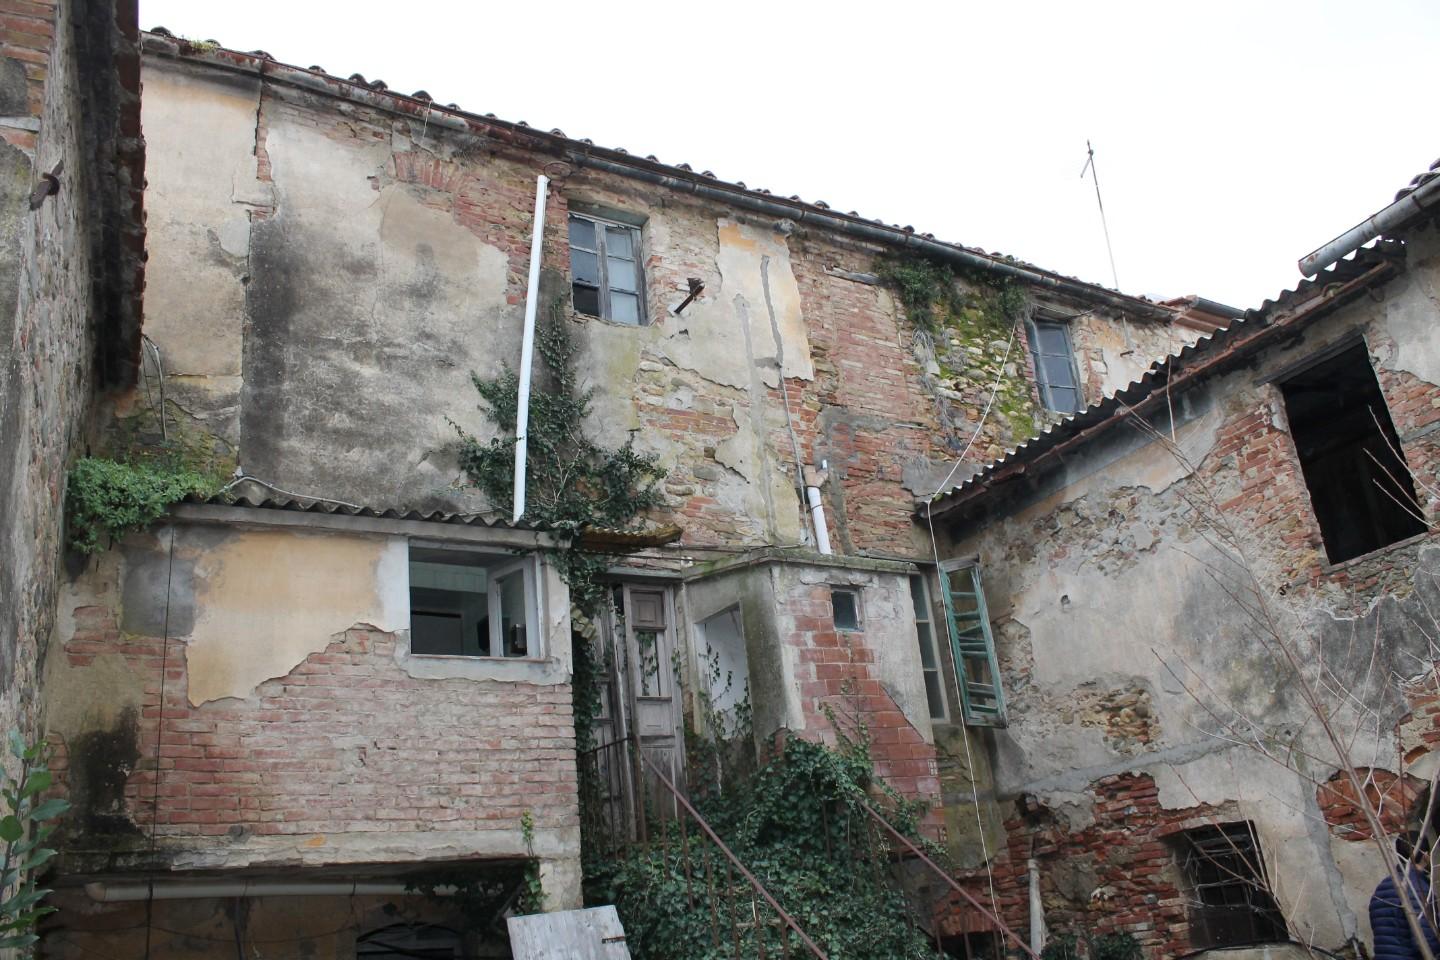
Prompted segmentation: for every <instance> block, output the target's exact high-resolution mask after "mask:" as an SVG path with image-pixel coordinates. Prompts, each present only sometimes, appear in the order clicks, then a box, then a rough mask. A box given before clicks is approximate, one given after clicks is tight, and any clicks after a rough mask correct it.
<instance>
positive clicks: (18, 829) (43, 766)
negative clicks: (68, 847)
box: [0, 730, 70, 949]
mask: <svg viewBox="0 0 1440 960" xmlns="http://www.w3.org/2000/svg"><path fill="white" fill-rule="evenodd" d="M9 740H10V754H11V756H13V757H14V758H15V760H16V761H18V763H19V775H18V776H16V777H14V778H10V777H7V778H6V780H5V787H4V790H3V791H0V792H3V796H4V798H5V809H6V810H7V811H8V812H7V813H6V814H5V815H4V817H0V842H3V843H4V845H5V847H4V859H3V861H0V949H4V948H16V947H28V946H30V945H31V944H33V943H35V942H36V941H37V940H39V937H38V936H36V934H35V932H34V931H35V925H36V923H38V922H39V920H40V918H41V917H43V916H45V915H46V914H48V913H54V912H55V908H54V907H50V906H46V905H45V904H44V902H43V901H44V900H45V897H46V896H48V895H49V894H50V893H51V891H50V890H47V889H45V888H43V887H41V886H39V885H38V884H37V882H36V879H35V874H36V871H38V870H39V868H40V867H42V866H43V865H44V864H46V863H47V862H49V860H50V858H51V857H53V856H55V851H54V850H52V849H50V848H49V847H46V846H43V844H44V843H45V841H46V840H47V839H48V838H49V836H50V834H51V833H52V832H53V831H54V830H55V824H54V823H53V821H54V820H55V819H57V818H58V817H60V816H61V815H62V814H64V813H65V811H66V810H69V809H70V803H69V801H66V800H60V799H51V800H43V801H42V800H40V795H41V794H42V793H44V792H45V791H46V790H48V789H49V788H50V769H49V756H50V754H49V749H48V747H47V746H46V744H45V741H43V740H42V741H40V742H39V743H36V744H34V745H32V746H26V745H25V741H24V740H23V739H21V737H20V734H19V733H17V732H16V731H13V730H12V731H11V732H10V737H9Z"/></svg>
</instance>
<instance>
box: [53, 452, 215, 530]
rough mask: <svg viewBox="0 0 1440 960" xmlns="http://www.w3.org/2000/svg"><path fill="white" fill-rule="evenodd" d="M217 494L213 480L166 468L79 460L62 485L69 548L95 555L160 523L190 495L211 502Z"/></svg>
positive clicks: (166, 465)
mask: <svg viewBox="0 0 1440 960" xmlns="http://www.w3.org/2000/svg"><path fill="white" fill-rule="evenodd" d="M220 488H221V482H220V480H218V479H217V478H215V477H213V476H207V475H206V474H203V473H201V472H198V471H196V470H194V469H190V468H188V467H184V466H177V465H175V464H172V463H168V462H163V461H148V462H147V461H119V460H109V459H105V458H103V457H83V458H81V459H80V460H77V461H76V462H75V465H74V466H73V467H71V468H70V475H69V477H68V478H67V481H66V488H65V523H66V529H67V532H68V540H69V546H70V548H71V549H72V550H76V551H78V552H80V553H82V554H93V553H99V552H100V551H101V550H104V549H105V548H106V547H108V546H109V545H110V544H111V543H113V542H115V541H117V540H120V539H121V538H123V537H124V536H125V535H126V534H127V533H130V532H131V531H134V530H141V529H144V528H145V527H147V526H149V525H150V524H152V523H154V522H155V521H156V520H158V519H160V518H161V517H163V516H164V515H165V511H166V510H167V509H169V507H170V505H171V504H174V503H178V502H179V501H181V500H184V499H185V498H186V497H187V496H189V495H190V494H196V495H198V496H201V497H209V496H213V495H214V494H215V493H217V492H219V490H220Z"/></svg>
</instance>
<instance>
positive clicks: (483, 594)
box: [410, 546, 540, 658]
mask: <svg viewBox="0 0 1440 960" xmlns="http://www.w3.org/2000/svg"><path fill="white" fill-rule="evenodd" d="M535 623H536V616H535V574H534V561H533V560H531V559H529V558H526V559H523V560H519V561H516V560H514V559H513V558H510V557H499V556H493V555H490V554H481V553H471V552H469V551H465V550H451V549H442V548H425V547H416V546H412V547H411V549H410V652H411V653H412V654H418V655H421V656H442V657H445V656H448V657H511V658H514V657H525V658H533V657H538V656H540V651H539V650H538V649H535V647H537V645H538V644H537V641H536V637H537V634H536V629H535Z"/></svg>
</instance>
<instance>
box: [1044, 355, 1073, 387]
mask: <svg viewBox="0 0 1440 960" xmlns="http://www.w3.org/2000/svg"><path fill="white" fill-rule="evenodd" d="M1040 366H1041V368H1042V369H1043V373H1041V379H1043V380H1044V381H1045V382H1046V383H1048V384H1050V386H1052V387H1073V386H1075V369H1074V367H1072V366H1071V365H1070V358H1069V357H1041V358H1040Z"/></svg>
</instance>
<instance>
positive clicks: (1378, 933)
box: [1370, 833, 1440, 960]
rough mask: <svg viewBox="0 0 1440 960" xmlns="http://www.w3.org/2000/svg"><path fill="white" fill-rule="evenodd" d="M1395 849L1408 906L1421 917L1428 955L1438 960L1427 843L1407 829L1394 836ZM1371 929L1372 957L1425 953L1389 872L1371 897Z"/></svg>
mask: <svg viewBox="0 0 1440 960" xmlns="http://www.w3.org/2000/svg"><path fill="white" fill-rule="evenodd" d="M1395 853H1396V854H1397V855H1398V856H1399V858H1400V863H1399V868H1400V876H1401V877H1402V878H1403V879H1404V881H1405V884H1406V886H1407V887H1408V888H1409V900H1410V906H1411V908H1412V909H1413V910H1414V912H1415V914H1416V915H1417V916H1418V917H1419V919H1420V930H1421V932H1422V933H1423V934H1424V935H1425V941H1426V943H1427V944H1429V947H1430V955H1431V956H1432V957H1435V958H1437V960H1440V937H1437V936H1436V933H1435V926H1434V924H1432V923H1431V920H1430V917H1431V916H1433V914H1434V911H1435V904H1434V901H1433V900H1432V898H1431V896H1430V878H1429V875H1428V874H1429V866H1428V861H1429V856H1428V850H1427V844H1425V843H1422V842H1421V841H1420V839H1419V837H1418V836H1417V835H1416V834H1414V833H1408V834H1405V835H1404V836H1399V837H1396V838H1395ZM1370 932H1371V934H1372V935H1373V936H1374V938H1375V960H1421V958H1422V957H1424V956H1425V955H1424V954H1423V953H1421V951H1420V945H1419V944H1418V943H1416V941H1415V935H1414V933H1413V932H1412V931H1411V929H1410V921H1409V919H1408V918H1407V917H1406V916H1405V908H1404V907H1402V906H1401V900H1400V897H1399V896H1397V895H1396V892H1395V881H1394V880H1393V879H1391V877H1390V876H1389V875H1388V874H1387V875H1386V877H1385V879H1384V880H1381V881H1380V885H1379V886H1377V887H1376V888H1375V893H1374V895H1373V896H1371V898H1370Z"/></svg>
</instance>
